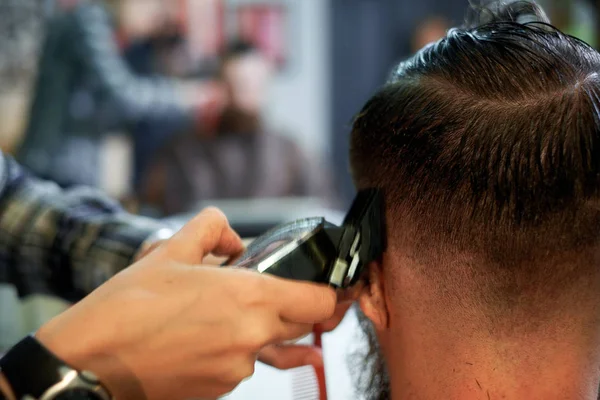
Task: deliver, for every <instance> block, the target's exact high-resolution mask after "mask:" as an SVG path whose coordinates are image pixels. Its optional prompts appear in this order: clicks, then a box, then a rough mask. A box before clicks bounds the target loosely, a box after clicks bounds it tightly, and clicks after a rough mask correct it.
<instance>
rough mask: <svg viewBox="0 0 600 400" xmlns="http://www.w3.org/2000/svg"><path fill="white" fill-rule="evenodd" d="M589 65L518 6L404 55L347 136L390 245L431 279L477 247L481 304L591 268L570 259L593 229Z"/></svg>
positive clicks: (594, 91) (598, 214) (595, 114)
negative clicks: (379, 191)
mask: <svg viewBox="0 0 600 400" xmlns="http://www.w3.org/2000/svg"><path fill="white" fill-rule="evenodd" d="M599 72H600V54H598V52H596V51H595V50H594V49H592V48H591V47H590V46H588V45H587V44H586V43H584V42H582V41H580V40H578V39H576V38H574V37H571V36H569V35H566V34H564V33H562V32H560V31H559V30H558V29H556V28H554V27H552V26H551V25H549V21H548V20H547V18H546V16H545V14H544V12H543V10H542V9H541V8H539V7H538V6H537V5H535V4H534V3H532V2H525V1H516V2H495V3H494V4H492V5H488V6H487V7H485V8H480V9H478V10H475V12H472V13H471V19H470V22H468V23H467V24H466V25H465V27H463V28H455V29H451V30H450V31H449V32H448V34H447V36H446V37H445V38H443V39H441V40H440V41H438V42H436V43H433V44H431V45H429V46H427V47H425V48H423V49H422V50H421V51H419V52H418V53H417V54H416V55H415V56H414V57H412V58H410V59H409V60H408V61H406V62H403V63H401V64H400V65H399V66H398V67H397V68H396V69H395V70H394V72H393V74H392V76H391V78H390V79H389V81H388V82H387V84H386V85H385V86H384V87H383V88H382V89H381V90H379V92H378V93H376V94H375V95H374V96H373V97H372V98H371V99H370V100H369V101H368V103H367V104H366V105H365V106H364V108H363V109H362V111H361V112H360V113H359V114H358V116H357V117H356V119H355V122H354V126H353V131H352V135H351V143H350V161H351V168H352V173H353V177H354V180H355V184H356V186H357V187H359V188H363V187H371V186H375V187H380V188H383V189H384V190H385V193H386V204H387V208H388V210H387V216H388V225H389V235H390V238H389V243H390V245H391V247H392V248H393V246H394V242H398V241H402V240H406V241H409V242H410V246H409V247H410V249H411V250H409V251H410V252H411V254H408V256H409V257H414V258H415V259H416V260H417V261H418V262H417V264H421V265H424V266H426V268H423V270H424V272H425V273H429V274H431V276H432V279H441V278H440V277H448V276H451V274H452V273H453V272H452V270H451V268H445V267H446V266H447V265H445V266H444V268H437V269H436V268H430V267H431V266H432V265H433V266H435V265H438V266H439V265H444V262H443V260H444V259H451V258H452V257H453V255H457V254H471V255H474V256H475V257H476V258H477V262H476V263H474V264H476V266H477V270H476V271H475V272H473V274H474V275H477V276H481V277H482V280H483V281H482V282H477V285H478V286H479V285H480V284H482V286H481V288H482V289H481V292H482V293H483V292H485V294H484V295H483V296H484V297H485V298H484V299H483V300H484V304H485V302H488V301H489V302H491V303H495V304H496V305H498V304H499V303H504V304H510V303H512V304H515V302H514V301H516V300H517V298H518V300H519V301H521V300H522V299H523V298H525V299H527V298H531V299H533V297H530V296H529V294H531V291H532V290H533V291H535V292H536V294H537V295H539V293H540V290H539V289H540V288H542V291H550V290H557V291H563V290H564V289H565V288H566V287H568V285H569V284H570V283H575V282H581V281H582V279H584V277H585V275H586V274H590V271H596V270H597V265H595V264H593V263H586V262H582V263H580V264H582V265H581V268H579V266H578V267H576V268H575V267H573V265H572V264H573V263H572V262H571V261H572V260H573V257H574V256H575V255H582V254H591V253H592V252H591V249H595V247H596V245H597V244H598V239H599V236H600V203H599V200H600V198H599V189H600V125H599V117H600V114H599V112H600V110H599V107H600V98H599V96H600V86H599V85H600V77H599V75H598V73H599ZM403 250H406V249H403ZM440 260H442V261H440ZM561 265H562V266H564V267H561ZM482 269H483V270H484V271H482ZM441 284H443V283H441ZM547 294H548V292H546V293H545V295H547ZM528 296H529V297H528ZM537 299H538V298H536V300H537ZM478 301H479V300H478Z"/></svg>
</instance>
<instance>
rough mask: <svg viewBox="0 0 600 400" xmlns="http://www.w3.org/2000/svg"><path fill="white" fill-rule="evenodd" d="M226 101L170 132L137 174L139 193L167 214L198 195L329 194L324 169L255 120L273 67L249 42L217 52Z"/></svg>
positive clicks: (259, 115)
mask: <svg viewBox="0 0 600 400" xmlns="http://www.w3.org/2000/svg"><path fill="white" fill-rule="evenodd" d="M221 62H222V64H221V68H220V73H219V74H220V79H221V80H222V84H223V85H224V86H225V88H226V92H227V100H226V106H225V108H224V110H223V113H222V115H220V117H219V119H218V121H215V124H214V125H213V126H212V127H211V126H210V124H206V125H204V126H203V127H202V128H201V129H200V128H196V129H194V130H192V131H190V132H189V133H187V134H185V135H180V136H178V137H176V138H175V139H174V140H173V142H172V143H170V144H169V145H168V146H167V147H166V148H165V149H164V150H163V151H161V152H160V154H159V155H158V156H157V159H156V161H155V162H154V163H153V165H152V167H151V168H150V169H149V171H148V173H147V175H145V178H144V180H143V190H142V193H141V199H142V202H143V203H146V204H149V205H152V206H154V207H155V208H157V209H158V210H160V211H162V212H163V213H165V214H167V215H171V214H174V213H182V212H188V211H190V210H193V209H194V208H195V207H196V206H197V204H198V203H199V202H201V201H203V200H215V199H245V198H277V197H303V196H306V197H318V198H321V199H329V200H331V199H332V197H333V196H332V195H331V193H330V187H331V186H330V184H329V181H328V178H327V175H328V171H329V170H328V169H327V168H326V167H325V166H324V165H323V164H322V163H321V162H320V160H317V159H316V157H311V156H309V155H307V154H304V152H303V151H302V150H301V148H300V147H299V146H298V145H297V144H296V143H295V142H294V141H293V140H291V139H290V138H288V137H287V136H285V135H284V134H282V133H279V132H273V131H270V130H269V129H268V128H267V127H266V126H265V124H264V122H263V120H262V112H263V109H264V104H265V101H266V98H267V90H268V86H269V83H270V81H271V79H272V77H273V67H272V66H271V65H270V62H269V61H268V60H267V59H266V57H264V56H263V55H262V54H261V53H260V52H259V51H258V50H257V49H256V48H255V47H254V46H252V45H251V44H249V43H245V42H242V41H236V42H233V43H231V44H230V45H228V46H227V50H226V51H225V52H224V54H223V57H222V61H221Z"/></svg>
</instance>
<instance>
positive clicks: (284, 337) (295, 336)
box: [274, 321, 315, 343]
mask: <svg viewBox="0 0 600 400" xmlns="http://www.w3.org/2000/svg"><path fill="white" fill-rule="evenodd" d="M281 323H282V331H281V333H280V334H279V336H278V337H277V338H276V339H275V341H274V343H282V342H295V341H298V340H300V339H302V338H303V337H306V336H307V335H309V334H310V333H312V332H313V330H314V327H315V326H314V325H313V324H299V323H295V322H288V321H281Z"/></svg>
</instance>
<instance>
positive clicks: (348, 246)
mask: <svg viewBox="0 0 600 400" xmlns="http://www.w3.org/2000/svg"><path fill="white" fill-rule="evenodd" d="M384 221H385V215H384V204H383V195H382V193H381V191H380V190H377V189H366V190H362V191H360V192H359V193H358V194H357V196H356V198H355V200H354V202H353V204H352V207H351V208H350V211H349V212H348V214H347V215H346V218H345V219H344V223H343V224H342V226H336V225H333V224H331V223H329V222H327V221H326V220H325V219H324V218H307V219H302V220H298V221H295V222H292V223H290V224H286V225H282V226H280V227H277V228H274V229H272V230H270V231H269V232H267V233H265V234H264V235H262V236H261V237H259V238H258V239H256V240H255V241H254V242H253V243H252V244H251V245H250V246H249V247H248V249H247V251H246V252H245V253H244V254H243V255H242V256H241V257H240V258H238V259H237V260H234V261H233V262H232V263H231V264H233V265H237V266H239V267H245V268H251V269H255V270H257V271H258V272H260V273H268V274H271V275H275V276H278V277H281V278H287V279H295V280H302V281H310V282H315V283H326V284H329V285H331V286H333V287H336V288H347V287H349V286H352V285H353V284H355V283H356V282H357V281H358V279H359V278H360V277H361V275H362V271H363V269H364V267H365V266H366V265H367V264H368V263H370V262H372V261H374V260H376V259H378V258H379V257H380V256H381V254H382V253H383V252H384V251H385V246H386V243H385V225H384Z"/></svg>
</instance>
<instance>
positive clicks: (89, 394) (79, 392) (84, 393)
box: [53, 389, 104, 400]
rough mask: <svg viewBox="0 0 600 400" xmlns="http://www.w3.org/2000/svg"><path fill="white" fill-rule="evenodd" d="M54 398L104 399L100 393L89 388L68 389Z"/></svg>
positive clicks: (71, 399)
mask: <svg viewBox="0 0 600 400" xmlns="http://www.w3.org/2000/svg"><path fill="white" fill-rule="evenodd" d="M53 400H104V399H103V398H102V397H101V396H100V395H99V394H97V393H94V392H93V391H91V390H89V389H68V390H67V391H65V392H63V393H61V394H59V395H58V396H56V397H55V398H54V399H53Z"/></svg>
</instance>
